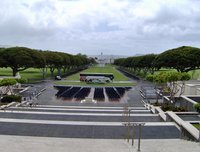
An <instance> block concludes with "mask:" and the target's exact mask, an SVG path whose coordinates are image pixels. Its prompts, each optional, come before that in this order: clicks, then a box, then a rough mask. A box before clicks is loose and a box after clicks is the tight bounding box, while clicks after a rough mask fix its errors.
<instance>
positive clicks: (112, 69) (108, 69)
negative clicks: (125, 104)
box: [66, 65, 128, 81]
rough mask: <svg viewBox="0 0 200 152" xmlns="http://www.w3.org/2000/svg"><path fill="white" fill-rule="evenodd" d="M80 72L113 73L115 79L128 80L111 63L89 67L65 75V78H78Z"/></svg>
mask: <svg viewBox="0 0 200 152" xmlns="http://www.w3.org/2000/svg"><path fill="white" fill-rule="evenodd" d="M80 73H113V75H114V77H115V78H114V80H115V81H128V78H127V77H126V76H124V75H123V74H122V73H120V72H119V71H117V70H116V69H115V67H113V66H111V65H106V66H105V67H97V66H94V67H90V68H89V69H86V70H83V71H81V72H79V73H76V74H73V75H71V76H69V77H67V78H66V79H67V80H79V77H80Z"/></svg>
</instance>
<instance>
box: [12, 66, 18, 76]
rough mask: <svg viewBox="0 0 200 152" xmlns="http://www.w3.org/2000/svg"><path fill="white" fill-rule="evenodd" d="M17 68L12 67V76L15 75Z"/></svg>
mask: <svg viewBox="0 0 200 152" xmlns="http://www.w3.org/2000/svg"><path fill="white" fill-rule="evenodd" d="M17 72H18V70H17V69H15V68H12V73H13V77H15V76H16V75H17Z"/></svg>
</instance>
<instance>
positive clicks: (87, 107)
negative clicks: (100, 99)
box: [36, 104, 146, 110]
mask: <svg viewBox="0 0 200 152" xmlns="http://www.w3.org/2000/svg"><path fill="white" fill-rule="evenodd" d="M36 107H37V108H61V109H108V110H109V109H110V110H114V109H115V110H123V109H124V107H123V106H115V105H114V104H112V106H101V105H100V106H98V105H96V104H95V105H94V104H93V106H89V105H88V106H87V105H85V104H82V105H75V106H57V105H36ZM129 108H130V109H134V110H145V109H146V108H145V107H144V106H142V107H141V106H140V107H129Z"/></svg>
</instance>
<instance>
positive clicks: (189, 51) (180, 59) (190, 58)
mask: <svg viewBox="0 0 200 152" xmlns="http://www.w3.org/2000/svg"><path fill="white" fill-rule="evenodd" d="M199 59H200V49H199V48H195V47H190V46H182V47H179V48H175V49H171V50H167V51H165V52H163V53H161V54H160V55H158V57H157V58H156V60H155V63H156V66H157V67H164V68H173V69H176V70H177V71H178V72H188V71H191V70H196V69H199V68H200V60H199Z"/></svg>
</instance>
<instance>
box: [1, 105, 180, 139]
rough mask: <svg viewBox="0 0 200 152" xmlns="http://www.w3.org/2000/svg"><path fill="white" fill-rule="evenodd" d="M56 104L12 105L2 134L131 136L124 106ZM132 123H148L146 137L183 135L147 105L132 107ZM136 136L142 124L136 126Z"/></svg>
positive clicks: (3, 120) (3, 118) (4, 114)
mask: <svg viewBox="0 0 200 152" xmlns="http://www.w3.org/2000/svg"><path fill="white" fill-rule="evenodd" d="M114 105H115V104H113V106H112V107H111V106H105V105H104V104H102V106H100V105H98V106H95V105H93V106H87V105H82V106H80V105H79V106H54V105H37V106H35V107H23V106H20V107H10V108H8V109H6V110H5V111H0V134H4V135H22V136H41V137H64V138H67V137H71V138H105V139H106V138H107V139H122V138H125V136H126V135H127V127H125V126H124V125H123V122H124V121H126V120H127V117H124V116H123V112H124V107H122V106H119V105H118V106H114ZM130 108H131V109H132V110H131V113H130V117H129V118H130V122H131V123H133V122H144V123H145V126H144V127H142V138H144V139H169V138H179V130H178V129H177V128H176V126H175V124H174V123H172V122H163V121H162V119H161V118H160V117H159V116H158V115H157V114H152V113H151V112H150V111H149V110H147V109H145V107H130ZM134 132H135V138H137V137H138V127H135V128H134Z"/></svg>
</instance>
